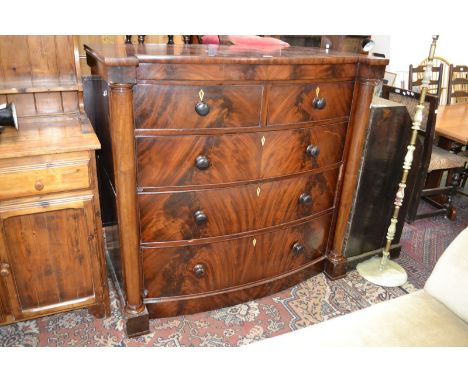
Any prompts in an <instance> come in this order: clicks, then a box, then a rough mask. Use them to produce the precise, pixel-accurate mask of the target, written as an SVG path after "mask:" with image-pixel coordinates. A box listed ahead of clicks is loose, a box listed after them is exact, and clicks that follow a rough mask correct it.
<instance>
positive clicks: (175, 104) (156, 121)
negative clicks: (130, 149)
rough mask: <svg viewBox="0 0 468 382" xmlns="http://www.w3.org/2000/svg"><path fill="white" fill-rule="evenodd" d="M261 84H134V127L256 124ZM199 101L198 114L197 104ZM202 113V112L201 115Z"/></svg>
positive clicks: (202, 126)
mask: <svg viewBox="0 0 468 382" xmlns="http://www.w3.org/2000/svg"><path fill="white" fill-rule="evenodd" d="M262 94H263V86H262V85H223V86H211V85H207V86H204V85H201V86H186V85H163V84H157V85H154V84H138V85H136V86H135V88H134V114H135V127H136V128H137V129H193V128H197V129H207V128H219V127H252V126H259V124H260V110H261V105H262ZM199 102H200V103H203V104H204V106H203V105H202V109H203V110H200V109H199V110H200V113H198V112H197V111H196V108H195V107H196V106H197V104H198V103H199ZM204 113H206V114H204Z"/></svg>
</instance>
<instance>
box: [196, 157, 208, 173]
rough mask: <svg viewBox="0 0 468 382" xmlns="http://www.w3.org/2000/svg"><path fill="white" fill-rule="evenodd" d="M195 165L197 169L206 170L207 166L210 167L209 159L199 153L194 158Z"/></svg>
mask: <svg viewBox="0 0 468 382" xmlns="http://www.w3.org/2000/svg"><path fill="white" fill-rule="evenodd" d="M195 166H196V167H197V168H198V169H199V170H206V169H207V168H208V167H210V160H209V159H208V158H207V157H206V156H204V155H199V156H197V158H196V159H195Z"/></svg>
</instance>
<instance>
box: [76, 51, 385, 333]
mask: <svg viewBox="0 0 468 382" xmlns="http://www.w3.org/2000/svg"><path fill="white" fill-rule="evenodd" d="M85 51H86V53H87V60H88V64H89V65H90V67H91V71H92V74H93V75H95V76H96V77H94V80H93V81H90V85H89V88H88V90H87V89H86V87H85V99H86V98H88V97H89V99H91V100H92V101H91V102H87V105H89V108H90V110H89V114H90V115H92V116H94V121H95V129H96V131H97V134H98V136H99V138H100V140H101V142H102V147H103V149H102V152H101V153H100V156H99V162H100V166H101V167H102V179H101V184H102V185H103V190H108V191H109V192H108V193H106V192H105V191H103V190H101V191H103V192H102V195H103V198H114V199H115V206H116V212H117V213H116V216H117V221H118V227H119V229H118V231H119V239H120V251H119V253H118V254H117V255H116V256H115V257H114V258H113V261H114V263H115V268H116V269H117V272H116V273H117V276H118V278H119V279H120V282H121V285H122V292H123V295H124V299H125V303H126V308H125V313H126V315H127V333H128V334H129V335H131V336H132V335H138V334H141V333H144V332H145V331H147V330H148V316H149V317H164V316H175V315H180V314H190V313H193V312H197V311H203V310H210V309H214V308H218V307H222V306H229V305H234V304H236V303H239V302H242V301H247V300H250V299H254V298H258V297H261V296H265V295H268V294H271V293H274V292H276V291H279V290H282V289H285V288H287V287H290V286H292V285H294V284H296V283H298V282H300V281H303V280H305V279H307V278H309V277H310V276H312V275H314V274H317V273H318V272H322V271H324V272H325V273H326V274H327V275H328V276H329V277H330V278H332V279H335V278H339V277H342V276H344V274H345V268H346V260H345V258H344V257H343V254H342V246H343V237H344V232H345V230H346V227H347V222H348V218H349V214H350V209H351V201H352V195H353V192H354V189H355V185H356V179H357V172H358V167H359V159H360V157H359V158H356V155H355V154H356V153H360V151H359V150H360V149H361V148H362V142H363V140H364V137H365V134H366V128H367V120H368V116H369V105H370V102H371V99H372V94H373V88H374V85H375V83H376V80H377V79H379V78H381V77H382V76H383V73H384V70H385V65H386V63H387V61H386V60H380V59H371V58H368V57H367V56H360V55H355V54H340V53H332V52H325V51H323V50H317V49H311V48H310V49H307V48H295V47H291V48H287V49H282V50H276V51H262V50H260V51H258V50H250V49H249V50H243V49H239V48H238V47H236V46H232V47H227V46H220V47H216V46H206V45H184V46H177V45H175V46H174V45H172V46H171V45H168V46H166V45H152V44H139V45H124V44H122V45H91V46H85ZM91 119H92V120H93V118H91ZM347 158H349V159H348V160H347ZM110 205H112V203H110ZM109 216H112V213H109Z"/></svg>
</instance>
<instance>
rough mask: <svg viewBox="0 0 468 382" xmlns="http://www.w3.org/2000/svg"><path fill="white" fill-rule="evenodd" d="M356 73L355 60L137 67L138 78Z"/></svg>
mask: <svg viewBox="0 0 468 382" xmlns="http://www.w3.org/2000/svg"><path fill="white" fill-rule="evenodd" d="M355 76H356V67H355V65H354V64H344V65H230V64H227V65H214V64H211V65H210V64H192V65H177V64H164V65H155V64H145V63H142V64H140V65H139V66H138V67H137V78H138V80H189V81H197V80H198V81H210V80H211V81H250V80H253V81H255V80H256V81H265V80H276V81H278V80H308V79H311V80H312V79H313V80H317V79H333V80H337V79H343V80H352V79H354V77H355Z"/></svg>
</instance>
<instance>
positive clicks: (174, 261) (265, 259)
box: [143, 214, 331, 298]
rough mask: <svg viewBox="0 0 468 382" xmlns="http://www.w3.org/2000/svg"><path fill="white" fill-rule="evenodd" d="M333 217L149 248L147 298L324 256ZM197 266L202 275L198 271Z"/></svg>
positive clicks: (234, 282)
mask: <svg viewBox="0 0 468 382" xmlns="http://www.w3.org/2000/svg"><path fill="white" fill-rule="evenodd" d="M330 221H331V214H327V215H323V216H321V217H320V218H317V219H314V220H312V221H311V222H308V223H305V224H301V225H299V226H295V227H293V228H289V229H285V230H279V231H278V230H276V231H273V232H270V233H266V234H261V235H250V236H246V237H244V238H241V239H235V240H228V241H222V242H217V243H211V244H206V245H192V246H187V247H175V248H154V249H153V248H144V249H143V268H144V275H145V281H144V284H145V289H146V290H147V291H148V293H147V298H159V297H170V296H180V295H188V294H198V293H205V292H209V291H215V290H220V289H224V288H229V287H236V286H241V285H244V284H248V283H252V282H256V281H259V280H264V279H267V278H271V277H274V276H278V275H280V274H282V273H286V272H289V271H291V270H295V269H298V268H300V267H301V266H303V265H305V264H307V263H310V262H311V261H313V260H315V259H317V258H319V257H321V256H323V255H324V253H325V248H326V244H327V239H328V230H329V227H330ZM254 240H255V241H254ZM296 243H300V244H302V245H303V247H304V249H303V251H302V252H301V253H296V252H295V251H294V250H293V246H294V244H296ZM197 267H199V269H203V270H204V272H203V274H197V272H196V270H197ZM200 273H201V272H200Z"/></svg>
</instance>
